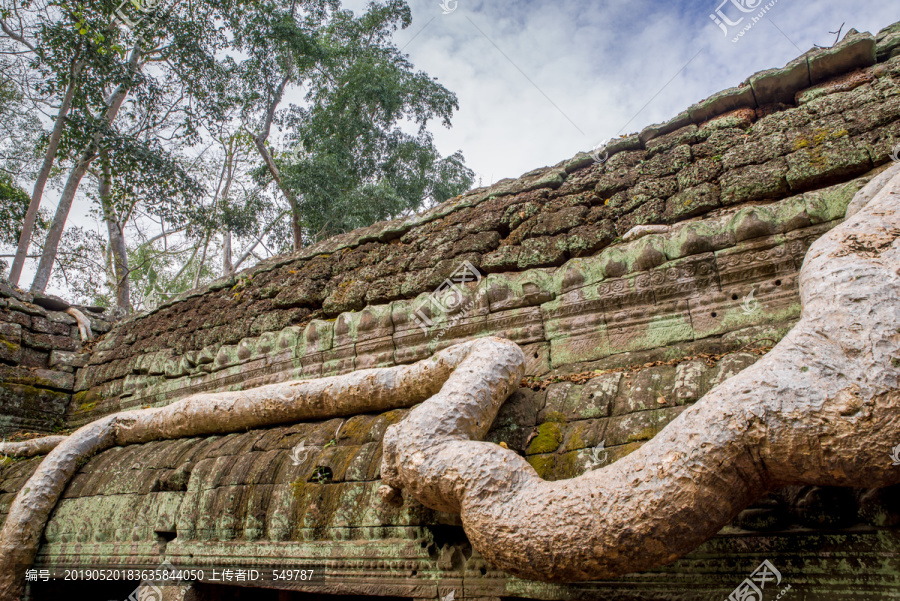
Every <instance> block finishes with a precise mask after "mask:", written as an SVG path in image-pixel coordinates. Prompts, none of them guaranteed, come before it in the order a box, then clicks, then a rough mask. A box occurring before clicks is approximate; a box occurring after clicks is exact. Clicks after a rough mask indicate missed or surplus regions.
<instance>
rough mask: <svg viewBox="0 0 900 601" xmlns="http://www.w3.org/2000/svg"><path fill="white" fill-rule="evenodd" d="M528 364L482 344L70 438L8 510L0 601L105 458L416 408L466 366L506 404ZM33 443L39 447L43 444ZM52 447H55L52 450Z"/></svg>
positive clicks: (142, 415) (15, 592) (201, 402)
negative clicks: (88, 471) (152, 446)
mask: <svg viewBox="0 0 900 601" xmlns="http://www.w3.org/2000/svg"><path fill="white" fill-rule="evenodd" d="M472 354H477V355H478V356H479V357H490V356H502V357H505V358H506V360H507V361H508V362H510V363H511V364H510V365H509V366H508V369H507V370H506V371H505V372H504V374H505V375H506V376H507V380H505V381H502V382H501V381H498V379H497V374H498V370H497V368H496V367H495V366H494V365H493V364H492V365H490V366H487V367H486V368H484V369H477V367H478V364H476V363H473V362H472V361H471V360H468V357H469V356H470V355H472ZM524 364H525V357H524V355H523V354H522V351H521V350H520V349H519V347H518V346H516V345H515V344H514V343H512V342H510V341H508V340H503V339H500V338H482V339H478V340H473V341H471V342H466V343H464V344H459V345H456V346H453V347H450V348H448V349H445V350H443V351H441V352H439V353H437V354H436V355H434V356H433V357H431V358H430V359H426V360H424V361H420V362H418V363H415V364H413V365H404V366H399V367H391V368H382V369H371V370H364V371H358V372H354V373H352V374H348V375H344V376H335V377H331V378H322V379H319V380H303V381H299V382H290V383H283V384H272V385H269V386H262V387H259V388H254V389H251V390H246V391H239V392H224V393H212V394H198V395H194V396H190V397H187V398H185V399H183V400H181V401H178V402H176V403H173V404H171V405H168V406H166V407H160V408H157V409H142V410H139V411H128V412H124V413H118V414H115V415H110V416H107V417H104V418H101V419H99V420H97V421H95V422H92V423H90V424H88V425H86V426H84V427H83V428H81V429H79V430H77V431H76V432H74V433H73V434H72V435H71V436H69V437H67V438H65V440H63V441H62V442H61V443H59V444H58V445H57V446H56V447H55V448H54V449H53V450H52V451H51V452H50V454H49V455H47V457H46V458H44V461H43V462H41V465H40V466H39V467H38V469H37V471H35V472H34V474H33V475H32V476H31V478H30V479H29V480H28V482H27V483H26V484H25V486H24V487H23V488H22V490H21V491H20V492H19V494H18V496H17V497H16V499H15V501H13V503H12V505H11V506H10V510H9V514H8V516H7V518H6V522H5V523H4V524H3V530H2V531H0V601H12V600H14V599H18V598H20V596H21V595H22V592H23V586H24V583H25V570H26V568H27V567H29V566H30V565H31V564H32V563H33V562H34V557H35V555H36V554H37V549H38V545H39V544H40V538H41V534H42V532H43V530H44V526H45V525H46V523H47V519H48V517H49V515H50V512H51V511H52V510H53V508H54V506H55V505H56V502H57V500H58V499H59V497H60V496H61V495H62V493H63V490H64V489H65V487H66V484H68V482H69V480H70V479H71V477H72V475H73V474H74V473H75V471H76V470H77V467H78V464H79V461H80V460H83V459H85V458H87V457H90V456H92V455H94V454H96V453H98V452H100V451H102V450H104V449H108V448H109V447H112V446H115V445H128V444H135V443H143V442H149V441H152V440H160V439H171V438H182V437H189V436H200V435H208V434H225V433H229V432H236V431H241V430H246V429H249V428H258V427H262V426H271V425H275V424H284V423H293V422H299V421H304V420H314V419H323V418H329V417H338V416H345V415H356V414H359V413H376V412H383V411H389V410H391V409H398V408H402V407H411V406H413V405H415V404H416V403H420V402H422V401H424V400H425V399H427V398H428V397H430V396H432V395H434V394H436V393H437V392H438V391H439V390H440V389H441V386H442V385H444V383H445V382H446V381H447V380H448V378H450V377H451V374H453V373H454V370H458V369H459V367H460V366H462V367H463V369H464V370H465V374H464V379H465V381H466V382H468V383H469V384H470V385H471V386H472V387H473V389H478V390H484V391H487V390H491V391H494V390H495V389H498V390H502V391H505V392H504V394H505V395H507V396H508V395H509V394H510V393H511V392H512V391H513V390H514V389H515V388H516V387H517V386H518V382H519V381H520V380H521V377H522V373H523V370H524V368H523V366H524ZM458 379H460V378H459V377H458V378H457V380H458ZM492 394H496V392H492ZM505 399H506V396H504V397H503V398H501V399H498V400H497V401H496V404H497V406H498V407H499V404H500V403H502V402H503V401H504V400H505ZM479 419H480V418H479ZM487 427H490V422H488V423H487V424H486V425H485V424H483V425H482V427H481V428H480V429H479V430H478V431H479V432H481V431H482V430H484V431H486V428H487ZM32 442H33V446H34V445H37V444H38V442H37V441H32ZM55 442H58V441H49V443H48V444H52V443H55Z"/></svg>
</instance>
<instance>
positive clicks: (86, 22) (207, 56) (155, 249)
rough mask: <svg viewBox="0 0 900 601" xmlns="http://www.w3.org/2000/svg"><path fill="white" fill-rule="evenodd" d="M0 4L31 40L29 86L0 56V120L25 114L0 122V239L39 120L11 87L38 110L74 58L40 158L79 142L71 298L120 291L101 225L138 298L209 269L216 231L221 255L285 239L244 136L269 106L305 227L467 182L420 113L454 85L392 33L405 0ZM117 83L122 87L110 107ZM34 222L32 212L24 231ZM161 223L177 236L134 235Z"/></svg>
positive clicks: (40, 143)
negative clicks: (361, 6)
mask: <svg viewBox="0 0 900 601" xmlns="http://www.w3.org/2000/svg"><path fill="white" fill-rule="evenodd" d="M13 4H15V7H14V8H12V6H13ZM4 11H5V12H4ZM16 11H18V12H16ZM117 11H124V12H122V14H124V15H126V16H127V17H128V19H130V20H131V23H130V24H129V25H128V26H126V25H124V24H123V23H122V22H121V21H120V20H118V19H117V18H116V14H117ZM0 14H2V15H5V17H4V18H7V19H9V18H12V16H11V15H14V14H15V15H18V16H15V18H16V19H19V20H18V21H17V24H19V25H21V24H22V23H25V24H26V25H27V27H26V29H27V31H28V35H29V36H30V39H31V40H32V41H33V42H34V47H35V50H34V51H33V52H32V51H30V50H29V51H23V52H22V56H26V55H27V58H23V59H21V60H20V62H19V63H17V64H18V68H21V69H23V70H25V71H27V72H28V73H29V74H30V75H29V78H28V79H27V81H28V82H30V83H29V84H28V85H30V86H31V89H28V90H24V89H23V90H20V89H17V87H16V85H12V84H11V82H7V81H6V80H4V79H3V76H2V73H4V72H5V71H4V70H3V69H2V68H0V120H2V122H0V134H4V133H6V132H5V131H4V129H3V128H4V126H5V125H6V124H13V123H15V126H14V127H13V126H12V125H10V126H9V128H10V131H13V130H14V131H17V132H19V131H20V132H23V133H22V134H21V135H19V136H18V137H10V136H7V138H9V139H11V140H13V143H12V146H11V147H10V148H12V149H13V150H12V151H8V152H6V153H5V154H6V155H7V156H20V157H24V158H22V159H21V160H19V161H18V162H16V163H15V164H13V163H9V164H6V165H3V164H0V173H4V172H5V173H7V174H9V175H8V176H3V177H2V178H0V244H3V245H5V246H14V244H15V242H16V241H17V239H18V230H19V228H20V227H21V223H22V216H23V215H24V211H25V208H26V207H27V203H28V197H27V195H25V192H24V191H23V190H21V189H20V188H19V185H21V184H24V185H26V187H27V184H28V182H31V181H33V179H34V177H33V176H34V174H35V173H36V172H37V167H38V166H39V165H40V163H41V160H42V158H43V157H42V156H41V152H42V149H43V148H46V142H47V138H48V133H47V132H45V131H44V129H43V128H44V125H43V124H42V123H41V122H40V120H38V119H36V118H34V117H33V115H36V114H39V112H40V111H36V110H33V109H31V108H28V107H26V104H27V102H26V100H25V99H26V98H39V99H41V100H40V101H39V102H37V104H35V105H34V106H40V110H42V111H44V112H50V111H49V110H48V107H54V106H57V107H58V106H59V105H60V104H61V102H60V101H61V98H62V97H63V95H64V93H65V92H66V90H67V87H68V86H69V84H70V82H71V81H73V80H72V77H73V74H74V73H78V76H77V80H75V81H77V86H76V87H75V96H74V99H73V103H72V109H71V111H70V113H69V115H68V116H67V118H66V120H65V121H64V123H65V127H64V129H63V136H62V140H61V143H60V148H59V154H58V157H57V160H56V162H55V171H54V174H59V175H63V176H65V175H67V174H68V173H69V171H70V170H71V168H72V166H73V165H74V164H75V163H76V161H77V160H78V159H79V158H81V157H85V156H88V157H91V160H93V161H94V162H93V164H92V165H91V168H90V170H89V171H88V174H87V175H86V176H85V177H86V179H85V181H84V182H83V183H82V187H81V189H80V191H79V197H78V199H79V200H77V201H76V202H83V199H84V198H87V199H89V200H91V201H93V208H92V209H91V213H90V215H91V217H93V218H94V219H95V220H96V221H97V222H98V225H97V227H87V226H85V224H84V222H80V223H79V227H73V226H72V225H71V224H70V225H69V227H68V228H67V229H66V230H65V232H64V234H63V238H62V241H61V243H60V247H59V252H58V255H57V257H56V261H55V263H54V265H55V270H56V271H55V272H54V276H53V277H54V281H55V282H56V283H57V284H58V285H60V286H62V287H64V288H66V289H67V291H68V292H67V296H68V297H70V298H71V299H72V300H77V301H79V302H84V303H87V304H95V305H101V306H112V305H114V304H115V303H116V298H117V297H116V281H115V277H114V275H113V274H114V272H115V270H114V269H113V265H114V260H113V258H112V252H111V244H110V242H109V240H108V237H109V236H108V234H107V231H108V228H107V225H109V226H110V227H112V228H118V231H122V232H125V233H126V236H125V240H126V247H127V252H128V266H127V267H128V279H127V281H128V282H129V283H130V286H131V301H132V305H133V306H134V307H135V308H150V307H151V306H152V305H154V304H155V303H157V302H159V301H160V300H162V299H165V298H168V297H170V296H171V295H173V294H177V293H179V292H183V291H186V290H188V289H190V288H191V287H192V286H193V285H194V284H195V283H197V282H203V281H208V280H210V279H213V278H215V277H219V276H220V275H221V274H222V269H227V267H224V268H220V267H219V265H223V264H224V265H226V266H227V265H228V264H229V261H228V260H227V258H225V260H224V261H222V259H223V252H224V251H223V248H225V245H224V243H223V238H224V234H225V233H227V234H228V238H229V239H230V240H232V245H233V246H234V251H233V252H234V254H235V256H234V259H235V261H237V260H238V259H239V258H243V257H247V256H249V257H250V259H248V261H253V260H254V259H253V257H254V256H256V255H254V254H251V253H256V252H259V253H262V252H266V253H271V251H272V250H275V251H278V250H284V249H285V247H286V246H287V242H288V241H290V240H291V238H292V231H291V221H290V220H289V219H285V211H286V209H288V207H287V206H286V203H285V199H284V195H283V194H282V193H281V191H279V190H278V189H276V188H275V187H274V186H272V185H271V184H272V181H271V180H272V177H271V174H270V173H269V172H268V171H267V170H266V168H265V166H264V165H263V164H262V160H261V158H260V155H259V152H258V149H257V145H256V140H255V139H254V138H255V136H257V135H259V133H261V132H264V131H266V129H267V128H266V124H267V123H268V122H269V111H270V109H272V111H273V119H272V127H273V128H274V131H276V132H278V135H277V138H278V139H283V140H285V141H286V145H287V148H286V149H281V152H275V151H274V150H273V151H272V154H273V155H274V157H275V163H276V164H277V166H278V168H279V169H280V172H281V175H282V179H283V182H284V185H285V186H286V188H287V189H288V190H289V191H290V192H292V195H293V196H292V198H295V199H296V202H297V206H296V208H297V215H296V217H297V221H298V223H299V224H300V226H301V229H302V236H303V241H304V242H305V243H310V242H312V241H314V240H315V239H316V238H318V237H321V236H325V235H329V234H333V233H338V232H342V231H346V230H349V229H353V228H357V227H361V226H366V225H369V224H371V223H373V222H375V221H378V220H382V219H388V218H392V217H396V216H399V215H404V214H409V213H411V212H413V211H417V210H421V209H422V208H425V207H427V206H429V205H431V204H434V203H437V202H441V201H444V200H446V199H447V198H450V197H452V196H455V195H457V194H460V193H461V192H463V191H465V190H466V189H468V187H469V186H470V185H471V183H472V175H473V174H472V172H471V170H469V169H468V168H467V167H466V166H465V162H464V159H463V156H462V154H461V153H459V152H457V153H455V154H452V155H450V156H446V157H445V156H442V155H441V154H440V152H439V151H438V150H437V148H436V146H435V144H434V139H433V137H432V134H431V133H430V131H429V130H428V127H429V126H430V125H431V124H432V123H440V124H442V125H444V126H446V127H449V125H450V119H451V117H452V114H453V111H455V110H457V109H458V103H457V99H456V96H455V95H454V94H453V93H452V92H450V91H449V90H447V89H446V88H444V87H443V86H442V85H440V84H439V83H438V82H436V81H435V80H434V79H433V78H431V77H430V76H428V75H427V74H426V73H423V72H420V71H416V70H415V69H414V67H413V65H412V64H411V63H410V62H409V61H408V59H407V57H406V56H405V55H403V54H402V53H401V52H400V50H399V49H398V48H397V47H396V46H395V45H394V43H393V34H394V32H396V31H397V30H398V29H401V28H405V27H408V26H409V25H410V23H411V12H410V9H409V6H408V5H407V3H406V1H405V0H382V1H380V2H372V3H370V4H369V5H368V7H367V8H366V9H365V10H364V11H363V12H362V13H361V14H359V15H358V16H357V15H354V14H353V13H352V12H351V11H348V10H344V9H342V7H341V3H340V1H339V0H197V1H196V2H191V3H185V2H178V1H176V0H164V1H162V2H160V3H159V4H158V5H157V4H155V3H154V4H153V5H152V6H151V3H150V2H149V0H133V1H132V2H131V3H126V4H125V5H124V6H123V5H122V2H121V0H90V1H88V0H0ZM21 15H25V16H24V17H23V16H21ZM22 19H24V21H23V20H22ZM2 38H3V36H2V34H0V40H2ZM7 41H8V40H7ZM10 44H12V42H10ZM19 50H21V47H20V48H19ZM11 56H14V54H8V55H6V58H4V56H3V55H0V67H4V66H5V65H6V64H7V62H8V61H12V60H19V59H13V58H9V57H11ZM22 81H26V80H25V79H23V80H22ZM298 86H302V89H303V90H304V92H305V97H304V98H303V100H302V102H301V103H300V106H288V105H287V101H285V103H284V106H280V105H279V98H280V96H281V93H282V92H283V91H284V90H285V89H287V90H288V91H290V90H291V89H296V88H297V87H298ZM114 90H125V91H127V96H126V100H125V102H124V103H123V104H122V106H121V109H120V110H119V112H118V114H117V116H116V118H115V119H113V120H110V119H108V118H107V111H108V110H109V104H108V103H109V100H110V98H111V93H112V92H113V91H114ZM26 92H27V93H26ZM288 97H289V96H288ZM41 103H42V104H41ZM20 115H31V116H32V117H29V118H28V119H30V120H26V118H24V117H19V116H20ZM16 119H18V121H16ZM26 134H27V135H26ZM0 139H2V136H0ZM267 142H268V141H267ZM210 147H214V148H216V149H217V151H213V152H212V153H208V154H207V153H206V150H208V149H209V148H210ZM7 150H9V149H7ZM95 159H98V160H95ZM223 165H224V166H228V169H223ZM106 172H108V173H109V174H110V176H111V178H110V184H111V185H110V187H109V194H108V195H106V194H104V197H103V198H101V197H100V193H99V192H98V188H99V187H100V186H99V182H100V179H101V178H102V176H103V173H106ZM226 174H227V177H226ZM4 178H5V179H4ZM225 180H227V181H228V182H230V184H229V185H227V186H226V185H223V181H225ZM57 183H58V182H57ZM226 191H227V192H226ZM76 206H78V205H76ZM47 226H48V224H47V222H46V216H45V215H41V216H40V217H39V223H38V231H37V232H36V234H35V236H34V238H33V239H34V240H35V246H37V247H40V246H41V245H42V239H43V232H44V231H46V229H47ZM151 228H152V231H151ZM169 230H177V231H178V234H177V236H176V237H174V238H168V237H166V238H163V239H162V240H157V241H148V239H150V238H152V237H153V236H154V235H155V234H156V233H157V232H159V231H169ZM113 231H114V232H115V231H116V230H115V229H113ZM47 247H48V248H50V247H52V244H51V245H47ZM262 249H264V251H263V250H262ZM207 251H208V252H207ZM31 252H33V251H31ZM214 259H215V261H216V262H214ZM246 266H248V263H244V264H243V265H242V267H246Z"/></svg>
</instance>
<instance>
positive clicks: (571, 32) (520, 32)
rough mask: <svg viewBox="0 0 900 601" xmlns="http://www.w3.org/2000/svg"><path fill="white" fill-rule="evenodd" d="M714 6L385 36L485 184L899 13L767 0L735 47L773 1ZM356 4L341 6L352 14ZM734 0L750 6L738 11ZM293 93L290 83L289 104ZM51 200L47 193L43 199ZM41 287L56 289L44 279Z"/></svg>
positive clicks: (827, 1)
mask: <svg viewBox="0 0 900 601" xmlns="http://www.w3.org/2000/svg"><path fill="white" fill-rule="evenodd" d="M722 2H723V0H694V1H690V2H689V1H688V0H593V1H588V0H555V1H553V2H537V1H529V0H525V1H514V2H499V1H481V0H410V5H411V7H412V12H413V22H412V25H411V26H410V27H409V28H407V29H405V30H402V31H398V32H397V33H396V36H395V38H396V41H397V45H398V46H400V47H402V48H403V51H404V52H406V53H408V54H409V57H410V59H411V61H412V62H413V64H414V65H415V66H416V68H418V69H421V70H423V71H425V72H427V73H428V74H430V75H431V76H433V77H436V78H438V80H439V81H440V82H441V83H442V84H443V85H444V86H445V87H447V88H448V89H450V90H451V91H453V92H455V93H456V94H457V96H458V98H459V105H460V108H459V111H458V112H457V113H456V115H455V116H454V118H453V127H452V129H449V130H448V129H445V128H442V127H441V126H440V125H439V124H436V123H435V124H433V127H432V130H433V131H434V133H435V138H436V141H437V144H438V147H439V148H440V150H441V152H442V153H443V154H445V155H448V154H451V153H453V152H455V151H456V150H462V151H463V153H464V155H465V157H466V162H467V163H468V165H469V166H470V167H471V168H472V169H474V170H475V172H476V174H477V178H480V180H481V183H482V184H483V185H488V184H490V183H492V182H495V181H498V180H500V179H503V178H506V177H518V176H519V175H521V174H523V173H525V172H527V171H531V170H532V169H535V168H537V167H543V166H545V165H554V164H556V163H558V162H560V161H561V160H564V159H567V158H570V157H572V156H574V155H575V154H576V153H577V152H579V151H582V150H590V149H591V148H594V147H596V146H597V145H598V144H600V143H601V142H602V141H604V140H606V139H608V138H611V137H615V136H617V135H619V134H627V133H631V132H637V131H640V130H641V129H643V128H644V127H645V126H647V125H650V124H652V123H659V122H662V121H666V120H668V119H670V118H672V117H674V116H675V115H677V114H678V113H679V112H681V111H682V110H684V109H686V108H687V107H689V106H690V105H691V104H693V103H695V102H697V101H699V100H702V99H704V98H706V97H708V96H710V95H711V94H714V93H715V92H718V91H719V90H723V89H725V88H728V87H731V86H735V85H737V84H739V83H740V82H742V81H744V80H745V79H746V78H747V77H748V76H750V75H751V74H753V73H755V72H756V71H760V70H763V69H768V68H772V67H781V66H783V65H784V64H786V63H787V62H788V61H790V60H792V59H794V58H796V57H797V56H799V55H800V54H802V53H804V52H806V51H807V50H809V49H810V48H812V47H813V45H814V44H819V45H821V46H830V45H832V44H833V43H834V41H835V35H834V34H831V33H829V32H830V31H837V30H838V28H840V27H841V25H842V24H844V28H843V31H844V32H846V31H847V30H848V29H849V28H851V27H852V28H855V29H857V30H859V31H870V32H872V33H876V32H877V31H878V30H879V29H881V28H883V27H885V26H886V25H889V24H891V23H893V22H895V21H898V20H900V1H898V0H852V1H850V0H775V3H774V6H772V7H771V8H769V9H768V12H767V13H766V14H765V17H764V18H762V19H761V20H760V21H759V22H758V23H756V24H755V25H753V27H752V29H750V30H749V31H748V32H746V34H745V35H744V36H743V37H742V38H740V39H739V40H738V41H737V42H736V43H735V42H733V41H732V39H733V38H734V35H735V34H736V32H737V31H738V30H740V28H741V27H742V26H744V25H747V24H748V23H749V22H750V20H751V18H752V17H753V16H754V15H756V14H757V13H758V12H759V10H761V9H763V8H764V7H765V6H767V5H768V4H769V3H771V2H772V0H725V4H724V5H723V3H722ZM365 4H366V0H349V1H345V2H344V5H345V6H346V7H348V8H351V9H354V10H357V11H358V10H360V9H362V8H363V7H364V6H365ZM738 5H740V6H742V7H744V8H756V9H757V10H754V11H753V12H749V13H746V14H745V13H743V12H741V10H740V9H739V8H738ZM717 9H719V10H721V12H722V14H723V15H725V16H726V17H727V18H728V19H729V20H731V21H732V22H737V21H738V19H740V18H741V17H742V16H743V17H744V18H743V21H742V22H741V23H740V24H739V25H737V26H735V27H731V28H729V32H728V35H727V36H726V34H725V33H724V32H723V31H722V30H721V29H719V27H717V26H716V24H715V23H714V22H713V20H712V19H711V18H710V15H711V14H712V13H714V12H716V10H717ZM445 11H446V12H447V14H444V12H445ZM301 97H302V96H301V94H300V93H299V92H297V91H294V92H292V93H291V94H289V95H288V97H287V99H288V100H289V101H291V100H293V101H294V102H300V100H301ZM476 184H478V180H477V179H476ZM57 199H58V193H56V192H49V193H48V194H47V195H46V196H45V200H46V201H50V202H48V203H45V204H46V205H50V204H55V202H56V200H57ZM46 208H48V209H50V210H53V208H54V207H52V206H47V207H46ZM88 209H89V203H88V202H87V201H85V200H84V199H83V198H79V199H77V200H76V203H75V205H74V206H73V208H72V212H71V214H70V219H69V224H77V225H82V226H87V227H96V228H97V229H98V231H102V230H103V229H104V228H102V227H100V226H99V224H95V223H94V222H93V219H92V218H89V217H87V211H88ZM29 263H33V262H29ZM33 268H34V265H33V264H29V265H27V267H26V271H25V273H24V274H23V277H22V283H23V285H27V283H28V282H30V281H31V278H32V275H33ZM48 292H54V293H59V294H62V295H63V296H65V291H63V290H58V289H56V288H54V286H53V285H51V286H50V287H48Z"/></svg>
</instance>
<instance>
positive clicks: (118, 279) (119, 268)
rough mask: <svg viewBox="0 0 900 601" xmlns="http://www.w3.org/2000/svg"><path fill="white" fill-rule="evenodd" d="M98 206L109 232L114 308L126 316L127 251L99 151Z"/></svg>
mask: <svg viewBox="0 0 900 601" xmlns="http://www.w3.org/2000/svg"><path fill="white" fill-rule="evenodd" d="M100 162H101V163H102V165H101V173H100V205H101V207H102V208H103V220H104V221H105V222H106V230H107V231H108V232H109V248H110V252H111V254H112V259H113V260H112V268H113V271H112V272H113V277H114V279H115V283H116V306H117V307H118V308H119V309H121V310H122V311H124V312H125V313H126V314H128V313H131V282H130V280H129V278H128V276H129V271H130V270H129V269H128V250H127V249H126V247H125V235H124V232H123V231H122V224H121V223H119V219H118V215H117V213H116V210H115V207H113V205H112V171H111V169H110V165H109V153H108V151H106V150H101V151H100Z"/></svg>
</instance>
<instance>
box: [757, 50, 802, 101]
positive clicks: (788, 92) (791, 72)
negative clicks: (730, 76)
mask: <svg viewBox="0 0 900 601" xmlns="http://www.w3.org/2000/svg"><path fill="white" fill-rule="evenodd" d="M810 85H812V82H811V81H810V77H809V65H808V64H807V61H806V57H800V58H798V59H796V60H793V61H791V62H789V63H788V64H787V65H786V66H784V67H783V68H781V69H769V70H767V71H761V72H760V73H757V74H755V75H753V76H752V77H750V86H751V87H752V88H753V94H754V96H755V97H756V102H757V104H758V105H759V106H763V105H766V104H775V103H778V102H782V103H792V102H793V101H794V96H795V95H796V94H797V92H799V91H800V90H803V89H806V88H808V87H809V86H810Z"/></svg>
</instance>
